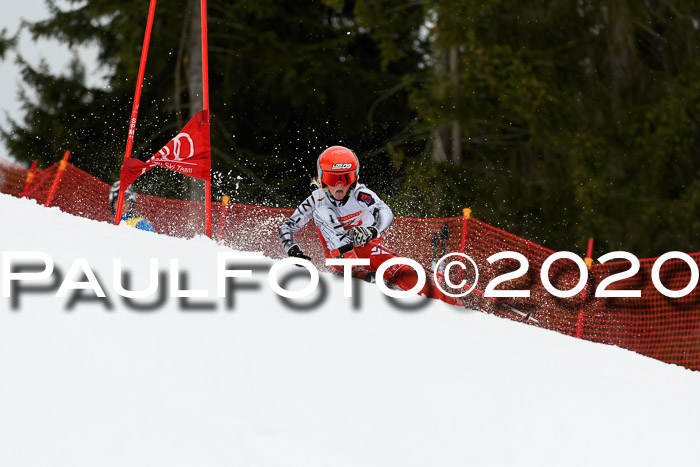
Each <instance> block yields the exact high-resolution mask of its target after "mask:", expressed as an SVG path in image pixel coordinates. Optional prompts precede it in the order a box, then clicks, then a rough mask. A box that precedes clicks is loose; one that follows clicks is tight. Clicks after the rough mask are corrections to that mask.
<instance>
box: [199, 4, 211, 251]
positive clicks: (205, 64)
mask: <svg viewBox="0 0 700 467" xmlns="http://www.w3.org/2000/svg"><path fill="white" fill-rule="evenodd" d="M201 16H202V99H203V107H204V110H205V114H204V115H205V116H206V119H207V120H206V124H207V126H208V125H209V59H208V57H209V54H208V47H207V0H202V15H201ZM209 160H210V162H209V178H208V179H207V180H206V181H205V185H204V198H205V199H204V209H205V216H206V224H205V225H206V235H207V237H209V238H211V156H210V157H209Z"/></svg>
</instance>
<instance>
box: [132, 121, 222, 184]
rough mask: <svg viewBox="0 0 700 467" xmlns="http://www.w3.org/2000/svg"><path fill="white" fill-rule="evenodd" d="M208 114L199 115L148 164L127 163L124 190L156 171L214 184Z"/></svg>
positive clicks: (136, 161)
mask: <svg viewBox="0 0 700 467" xmlns="http://www.w3.org/2000/svg"><path fill="white" fill-rule="evenodd" d="M208 114H209V112H208V111H207V110H202V111H201V112H197V113H196V114H195V116H194V117H192V120H190V121H189V123H187V125H185V128H183V129H182V131H180V133H178V134H177V136H175V137H174V138H173V139H171V140H170V142H169V143H168V144H166V145H165V146H164V147H163V148H162V149H161V150H160V151H158V153H157V154H155V155H154V156H153V157H151V158H150V159H148V160H147V161H146V162H143V161H140V160H138V159H133V158H128V159H125V160H124V165H123V166H122V173H121V177H120V179H119V180H120V182H121V186H123V187H128V186H129V185H131V184H132V183H133V182H134V180H136V179H137V178H139V177H140V176H141V175H143V174H145V173H146V172H148V171H149V170H151V169H152V168H153V167H164V168H166V169H170V170H174V171H175V172H179V173H181V174H184V175H187V176H189V177H193V178H199V179H200V180H211V144H210V142H209V115H208Z"/></svg>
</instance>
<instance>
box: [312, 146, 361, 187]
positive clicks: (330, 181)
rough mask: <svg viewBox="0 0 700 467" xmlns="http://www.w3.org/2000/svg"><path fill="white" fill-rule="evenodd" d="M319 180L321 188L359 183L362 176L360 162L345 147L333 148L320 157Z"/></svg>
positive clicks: (318, 164) (318, 165)
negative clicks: (358, 179) (360, 175)
mask: <svg viewBox="0 0 700 467" xmlns="http://www.w3.org/2000/svg"><path fill="white" fill-rule="evenodd" d="M316 165H317V167H318V180H319V181H320V182H321V186H336V185H337V184H338V182H340V183H342V184H343V185H344V186H350V185H354V184H355V183H357V176H358V175H359V174H360V161H358V160H357V156H356V155H355V153H354V152H352V151H351V150H350V149H348V148H346V147H343V146H331V147H330V148H328V149H326V150H325V151H323V152H322V153H321V155H320V156H319V157H318V163H317V164H316Z"/></svg>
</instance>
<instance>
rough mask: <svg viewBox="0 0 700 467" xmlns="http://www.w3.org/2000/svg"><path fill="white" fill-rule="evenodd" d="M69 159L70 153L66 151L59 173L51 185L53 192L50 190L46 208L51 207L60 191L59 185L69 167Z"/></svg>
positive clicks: (59, 164) (59, 165) (60, 163)
mask: <svg viewBox="0 0 700 467" xmlns="http://www.w3.org/2000/svg"><path fill="white" fill-rule="evenodd" d="M69 157H70V151H66V153H65V154H64V155H63V159H61V162H59V163H58V172H56V178H54V180H53V185H51V190H49V195H48V196H47V197H46V202H45V203H44V206H46V207H49V206H51V201H53V197H54V196H55V195H56V190H58V184H59V183H60V182H61V177H62V176H63V172H65V170H66V167H67V166H68V158H69Z"/></svg>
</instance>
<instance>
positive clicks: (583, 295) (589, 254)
mask: <svg viewBox="0 0 700 467" xmlns="http://www.w3.org/2000/svg"><path fill="white" fill-rule="evenodd" d="M592 257H593V239H592V238H589V239H588V248H586V259H584V261H585V262H586V266H588V269H589V270H590V269H591V266H592V265H593V258H592ZM589 280H590V277H589ZM587 295H588V281H586V286H585V287H584V288H583V291H582V292H581V304H580V305H579V307H578V320H577V321H576V337H578V338H579V339H580V338H581V334H582V333H583V311H584V309H585V305H586V296H587Z"/></svg>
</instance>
